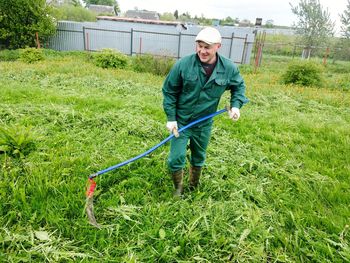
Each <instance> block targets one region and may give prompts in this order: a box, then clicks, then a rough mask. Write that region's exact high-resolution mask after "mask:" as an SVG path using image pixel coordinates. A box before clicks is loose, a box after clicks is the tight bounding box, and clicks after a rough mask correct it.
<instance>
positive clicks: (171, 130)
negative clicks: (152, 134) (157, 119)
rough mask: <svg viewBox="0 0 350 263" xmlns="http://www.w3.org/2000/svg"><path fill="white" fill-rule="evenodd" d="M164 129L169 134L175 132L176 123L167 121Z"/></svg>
mask: <svg viewBox="0 0 350 263" xmlns="http://www.w3.org/2000/svg"><path fill="white" fill-rule="evenodd" d="M166 128H167V129H168V130H169V132H170V133H173V131H174V129H176V130H177V121H168V122H167V123H166Z"/></svg>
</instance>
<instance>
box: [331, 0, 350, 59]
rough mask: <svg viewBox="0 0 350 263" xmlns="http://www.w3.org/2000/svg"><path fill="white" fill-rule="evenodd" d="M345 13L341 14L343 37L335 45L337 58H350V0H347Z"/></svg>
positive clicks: (335, 57) (335, 56)
mask: <svg viewBox="0 0 350 263" xmlns="http://www.w3.org/2000/svg"><path fill="white" fill-rule="evenodd" d="M347 2H348V3H347V6H346V9H345V10H344V13H343V14H341V15H340V22H341V27H340V28H341V38H339V41H338V42H337V43H336V45H335V54H334V61H335V59H340V60H350V0H348V1H347Z"/></svg>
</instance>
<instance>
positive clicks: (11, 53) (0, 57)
mask: <svg viewBox="0 0 350 263" xmlns="http://www.w3.org/2000/svg"><path fill="white" fill-rule="evenodd" d="M18 58H19V50H9V49H5V50H0V61H14V60H17V59H18Z"/></svg>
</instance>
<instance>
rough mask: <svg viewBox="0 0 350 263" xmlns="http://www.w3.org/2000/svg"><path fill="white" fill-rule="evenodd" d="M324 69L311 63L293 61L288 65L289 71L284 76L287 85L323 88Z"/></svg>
mask: <svg viewBox="0 0 350 263" xmlns="http://www.w3.org/2000/svg"><path fill="white" fill-rule="evenodd" d="M321 73H322V69H321V67H320V66H318V65H317V64H315V63H313V62H310V61H300V60H298V61H293V62H291V63H290V64H289V65H288V68H287V71H286V72H285V73H284V74H283V75H282V80H283V82H284V83H285V84H297V85H302V86H322V78H321Z"/></svg>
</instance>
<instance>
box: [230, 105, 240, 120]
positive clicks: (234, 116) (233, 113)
mask: <svg viewBox="0 0 350 263" xmlns="http://www.w3.org/2000/svg"><path fill="white" fill-rule="evenodd" d="M228 115H229V116H230V119H232V120H233V121H238V119H239V116H241V114H240V112H239V109H238V108H235V107H232V108H231V110H229V112H228Z"/></svg>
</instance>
